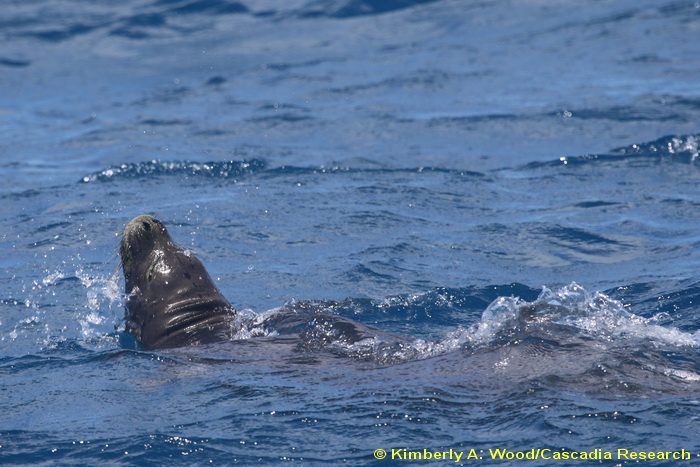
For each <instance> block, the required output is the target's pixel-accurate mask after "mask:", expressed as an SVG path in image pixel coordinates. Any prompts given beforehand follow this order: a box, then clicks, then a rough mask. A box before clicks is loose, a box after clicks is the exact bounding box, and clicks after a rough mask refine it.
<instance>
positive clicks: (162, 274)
mask: <svg viewBox="0 0 700 467" xmlns="http://www.w3.org/2000/svg"><path fill="white" fill-rule="evenodd" d="M119 254H120V256H121V265H122V270H123V272H124V279H125V281H126V287H125V289H126V293H127V300H126V308H127V312H126V326H125V331H126V332H127V333H129V334H132V335H133V336H134V337H135V338H136V340H137V341H138V342H139V345H140V346H141V347H142V348H144V349H147V350H155V349H166V348H172V347H182V346H187V345H198V344H208V343H213V342H218V341H222V340H228V339H230V338H231V335H232V332H233V331H232V320H233V318H234V316H235V314H236V311H235V309H234V308H233V306H231V304H230V303H229V302H228V301H227V300H226V299H225V298H224V297H223V296H222V295H221V293H220V292H219V290H218V289H217V288H216V286H215V285H214V283H213V281H212V279H211V277H209V274H208V273H207V271H206V269H204V266H203V265H202V263H201V262H200V261H199V260H198V259H197V258H196V257H195V256H194V254H192V253H191V252H189V251H188V250H185V249H183V248H181V247H179V246H178V245H177V244H175V242H173V240H172V238H170V235H169V234H168V231H167V229H166V228H165V226H164V225H163V224H162V222H160V221H159V220H158V219H156V218H155V217H153V216H148V215H141V216H138V217H136V218H135V219H133V220H132V221H131V222H129V223H128V224H127V225H126V227H125V228H124V234H123V235H122V239H121V244H120V249H119Z"/></svg>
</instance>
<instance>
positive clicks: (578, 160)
mask: <svg viewBox="0 0 700 467" xmlns="http://www.w3.org/2000/svg"><path fill="white" fill-rule="evenodd" d="M698 143H700V134H694V135H669V136H664V137H662V138H659V139H657V140H655V141H651V142H647V143H638V144H631V145H629V146H624V147H620V148H616V149H613V150H611V151H610V152H608V153H605V154H584V155H581V156H571V157H569V156H562V157H560V158H559V160H556V161H546V162H531V163H529V164H527V165H525V166H524V167H523V168H524V169H537V168H540V167H560V166H562V165H570V166H576V165H586V164H591V163H599V162H630V161H631V162H634V161H640V160H653V161H657V160H667V161H671V162H676V163H685V164H692V163H694V162H695V161H696V159H697V158H698V155H699V154H700V152H699V151H700V149H698Z"/></svg>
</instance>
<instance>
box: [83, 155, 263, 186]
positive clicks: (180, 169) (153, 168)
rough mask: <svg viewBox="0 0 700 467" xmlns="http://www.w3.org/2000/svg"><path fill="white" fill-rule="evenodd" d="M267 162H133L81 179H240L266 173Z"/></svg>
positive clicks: (257, 160)
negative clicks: (162, 177)
mask: <svg viewBox="0 0 700 467" xmlns="http://www.w3.org/2000/svg"><path fill="white" fill-rule="evenodd" d="M266 167H267V163H266V162H265V161H264V160H261V159H251V160H247V161H223V162H221V161H219V162H187V161H160V160H151V161H147V162H139V163H129V164H121V165H117V166H113V167H111V168H109V169H105V170H101V171H99V172H95V173H92V174H90V175H86V176H85V177H83V178H82V179H81V181H82V182H84V183H90V182H105V181H112V180H118V179H128V178H144V177H145V178H151V177H160V176H172V175H175V176H185V177H205V178H221V179H236V178H239V177H241V176H245V175H249V174H251V173H255V172H258V171H261V170H265V168H266Z"/></svg>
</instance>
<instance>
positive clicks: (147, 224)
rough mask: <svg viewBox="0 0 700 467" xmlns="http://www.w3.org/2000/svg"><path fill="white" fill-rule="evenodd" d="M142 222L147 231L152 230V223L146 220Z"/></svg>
mask: <svg viewBox="0 0 700 467" xmlns="http://www.w3.org/2000/svg"><path fill="white" fill-rule="evenodd" d="M142 224H143V228H144V229H146V230H147V231H150V230H151V224H149V223H148V222H146V221H143V222H142Z"/></svg>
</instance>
